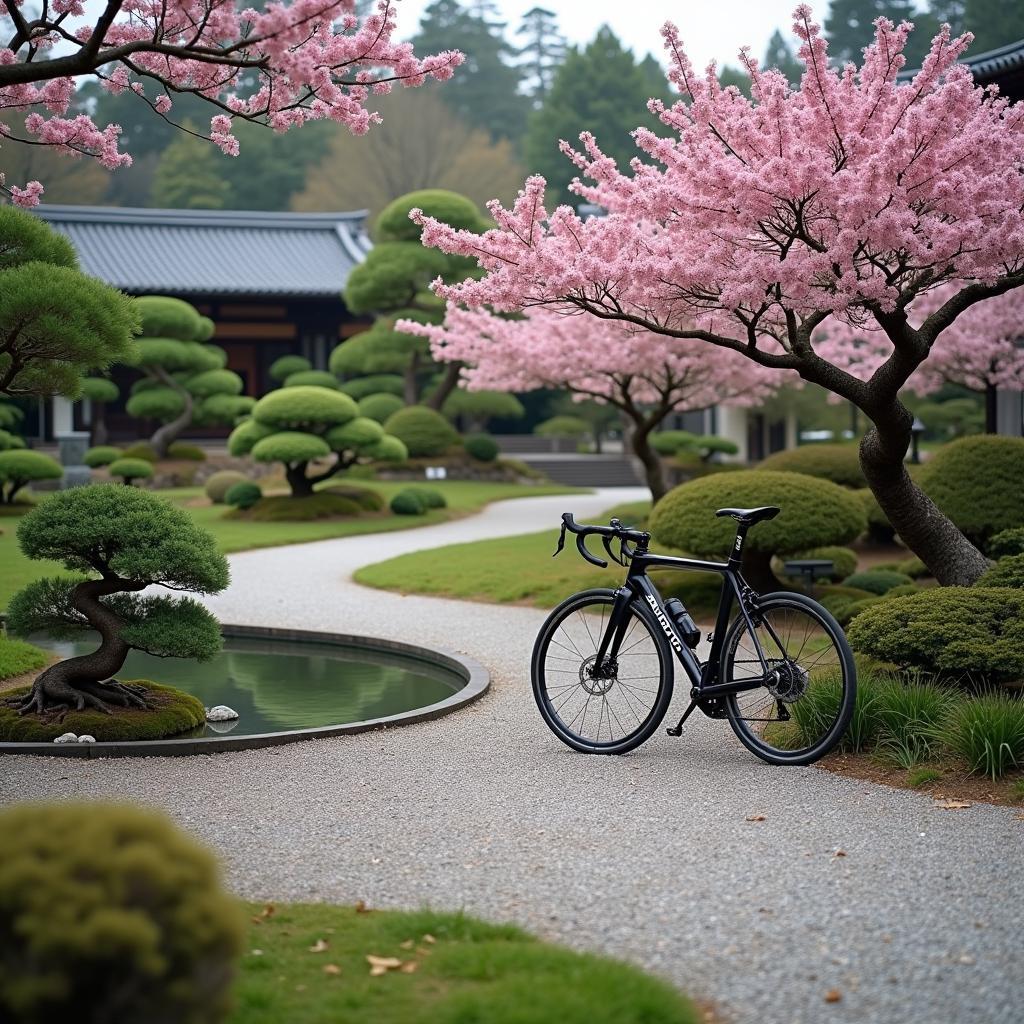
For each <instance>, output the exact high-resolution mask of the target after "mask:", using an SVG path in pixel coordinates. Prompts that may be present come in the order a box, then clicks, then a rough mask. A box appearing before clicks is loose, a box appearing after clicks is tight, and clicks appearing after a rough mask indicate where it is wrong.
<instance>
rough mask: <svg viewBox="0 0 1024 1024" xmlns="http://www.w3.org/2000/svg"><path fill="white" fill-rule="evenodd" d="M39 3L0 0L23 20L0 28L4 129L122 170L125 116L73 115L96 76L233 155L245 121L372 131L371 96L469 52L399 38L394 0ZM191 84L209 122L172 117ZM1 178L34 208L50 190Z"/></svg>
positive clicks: (416, 81) (446, 68) (447, 70)
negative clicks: (82, 88) (84, 82)
mask: <svg viewBox="0 0 1024 1024" xmlns="http://www.w3.org/2000/svg"><path fill="white" fill-rule="evenodd" d="M41 3H42V8H41V11H40V13H39V14H38V15H36V16H33V15H32V14H29V13H27V11H26V7H27V5H26V3H25V0H0V9H5V11H6V15H7V18H8V19H9V21H10V23H11V25H12V26H13V34H12V35H11V36H10V38H9V39H8V40H7V41H6V43H4V42H3V41H2V40H0V116H2V117H4V120H2V121H0V138H3V139H4V140H5V142H7V144H10V142H18V143H23V144H26V145H34V146H51V147H54V148H55V149H57V150H60V151H62V152H66V153H71V154H76V155H80V156H88V157H93V158H95V159H97V160H99V162H100V163H101V164H103V166H104V167H107V168H110V169H113V168H116V167H122V166H125V165H126V164H130V163H131V156H130V155H129V154H127V153H124V152H122V151H121V150H120V148H119V138H118V136H119V133H120V127H119V126H118V125H115V124H110V125H105V126H101V125H97V124H96V123H95V122H94V121H93V119H92V118H91V117H90V116H89V115H88V114H86V113H77V114H74V116H70V117H68V116H66V115H67V114H68V113H69V112H72V113H73V111H72V107H73V101H74V96H75V85H76V79H79V78H81V77H84V76H91V77H94V78H96V79H98V80H99V81H100V82H101V83H102V84H103V86H104V87H105V88H107V89H109V90H110V91H112V92H114V93H121V92H124V91H125V90H126V89H130V90H132V91H133V92H134V93H136V94H137V95H138V96H139V98H140V101H141V102H144V103H146V104H148V106H149V107H150V108H152V111H153V114H154V116H157V117H162V118H164V119H165V120H168V121H170V122H171V123H174V124H176V126H177V127H180V128H183V130H186V131H190V132H191V133H192V134H198V135H200V136H201V137H203V138H208V139H209V140H210V141H212V142H214V143H216V145H218V146H219V147H220V148H221V149H222V150H223V151H224V152H225V153H227V154H229V155H232V156H235V155H237V153H238V140H237V139H236V138H235V136H234V135H233V134H232V126H233V123H234V122H235V121H237V120H245V121H254V122H258V123H260V124H265V125H268V126H269V127H270V128H272V129H273V130H274V131H276V132H284V131H287V130H288V129H290V128H294V127H296V126H297V125H301V124H303V123H304V122H306V121H308V120H319V119H323V118H330V119H331V120H333V121H336V122H338V123H339V124H341V125H344V126H345V127H346V128H348V129H349V130H350V131H352V132H353V133H354V134H356V135H362V134H364V133H365V132H366V131H367V130H368V129H369V128H370V127H371V126H372V125H373V124H374V123H376V122H377V121H379V117H378V116H377V115H376V114H375V113H373V112H371V111H370V110H368V109H367V106H366V101H367V99H368V98H369V96H370V94H371V93H386V92H389V91H390V89H391V87H392V85H393V84H394V83H395V82H400V83H401V84H402V85H405V86H417V85H422V84H423V82H424V81H426V80H427V79H428V78H435V79H439V80H444V79H447V78H450V77H451V75H452V72H453V70H454V69H455V67H456V66H458V65H459V64H461V63H462V61H463V56H462V54H461V53H458V52H457V51H454V50H448V51H445V52H443V53H439V54H435V55H432V56H428V57H423V58H420V57H417V56H416V55H415V54H414V53H413V48H412V46H411V44H409V43H401V42H396V41H394V40H393V36H394V33H395V28H396V19H395V13H396V9H397V5H396V2H395V0H380V2H378V3H377V4H376V9H375V10H373V11H372V12H371V13H369V14H368V15H367V16H366V17H365V18H362V19H360V18H359V17H358V16H357V14H356V10H357V8H358V7H361V6H363V5H361V4H359V3H358V2H357V0H282V2H270V3H267V4H263V5H261V9H259V10H256V9H253V8H252V7H247V6H246V5H244V4H243V3H240V2H236V0H106V3H105V4H104V5H103V7H102V8H101V9H100V10H99V13H98V14H96V15H95V16H89V15H87V12H86V6H85V4H84V3H83V2H82V0H41ZM187 94H190V95H193V96H198V97H200V98H201V99H203V100H205V101H206V102H207V103H208V104H209V105H210V107H211V108H212V110H213V116H212V117H211V119H210V125H209V131H208V132H197V131H195V130H193V129H189V128H184V127H183V126H182V125H180V124H177V123H176V122H175V121H174V114H173V107H174V99H175V97H176V96H181V95H187ZM22 113H24V114H25V115H26V116H25V117H24V118H23V120H22V123H21V124H20V125H18V126H15V124H14V121H15V120H16V119H20V115H21V114H22ZM12 115H16V116H12ZM5 122H6V123H5ZM8 140H9V141H8ZM0 189H2V190H3V191H6V192H7V193H8V194H9V195H10V196H11V198H12V199H13V200H14V202H16V203H19V204H20V205H22V206H34V205H35V204H36V203H38V202H39V197H40V195H41V194H42V192H43V186H42V184H41V183H40V182H38V181H31V182H28V183H27V184H26V185H24V186H22V185H20V184H19V183H15V182H4V181H3V178H2V176H0Z"/></svg>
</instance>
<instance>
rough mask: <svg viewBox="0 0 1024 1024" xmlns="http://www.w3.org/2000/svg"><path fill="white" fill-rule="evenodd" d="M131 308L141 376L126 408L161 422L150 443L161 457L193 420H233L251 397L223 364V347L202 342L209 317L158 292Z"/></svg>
mask: <svg viewBox="0 0 1024 1024" xmlns="http://www.w3.org/2000/svg"><path fill="white" fill-rule="evenodd" d="M136 307H137V309H138V311H139V314H140V316H141V318H142V337H141V338H140V339H139V340H138V342H137V343H136V347H137V349H138V358H137V365H138V367H139V369H140V370H142V372H143V373H144V374H145V376H144V377H143V378H142V379H141V380H139V381H136V383H135V384H134V385H133V386H132V395H131V398H129V399H128V404H127V406H126V408H127V410H128V413H129V414H130V415H132V416H138V417H140V418H141V419H156V420H160V421H161V423H162V426H160V427H159V428H158V429H157V430H156V432H155V433H154V434H153V436H152V437H151V438H150V442H149V443H150V444H151V445H152V446H153V448H154V450H155V451H156V453H157V457H158V458H161V459H162V458H166V457H167V451H168V449H169V448H170V446H171V444H172V443H173V442H174V441H176V440H177V439H178V438H179V437H180V436H181V435H182V433H184V431H185V430H187V429H188V428H189V427H190V426H191V425H192V424H193V423H203V424H210V423H234V422H235V421H236V420H237V419H238V418H239V417H240V416H244V415H245V414H246V413H247V412H248V411H249V410H250V409H251V408H252V406H253V399H251V398H247V397H245V396H243V395H242V390H243V388H244V385H243V383H242V378H241V377H239V376H238V374H237V373H234V372H232V371H231V370H225V369H224V365H225V363H226V362H227V355H226V353H225V352H224V350H223V349H222V348H218V347H217V346H216V345H208V344H205V343H206V342H207V341H208V340H209V339H210V337H211V336H212V335H213V330H214V326H213V321H212V320H210V319H209V318H208V317H204V316H200V315H199V312H198V310H196V309H195V308H194V307H192V306H190V305H189V304H188V303H187V302H183V301H182V300H181V299H172V298H166V297H164V296H161V295H146V296H143V298H141V299H137V300H136Z"/></svg>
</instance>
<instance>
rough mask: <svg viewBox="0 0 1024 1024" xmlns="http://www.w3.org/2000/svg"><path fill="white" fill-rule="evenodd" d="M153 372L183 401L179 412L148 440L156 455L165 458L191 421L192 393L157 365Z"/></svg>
mask: <svg viewBox="0 0 1024 1024" xmlns="http://www.w3.org/2000/svg"><path fill="white" fill-rule="evenodd" d="M154 372H155V373H156V376H157V378H158V380H159V381H160V383H161V384H164V385H166V386H167V387H169V388H172V389H173V390H175V391H177V392H178V394H179V395H181V397H182V400H183V401H184V403H185V406H184V408H183V409H182V411H181V413H180V414H179V415H178V416H176V417H175V418H174V419H173V420H171V422H170V423H165V424H164V425H163V426H162V427H160V429H159V430H157V432H156V433H155V434H154V435H153V436H152V437H151V438H150V440H149V443H150V444H151V445H152V446H153V449H154V450H155V451H156V454H157V457H158V458H161V459H166V458H167V450H168V449H169V448H170V447H171V445H172V444H173V443H174V442H175V441H177V440H178V438H179V437H180V436H181V435H182V434H183V433H184V432H185V431H186V430H187V429H188V428H189V426H190V425H191V423H192V410H193V407H194V402H193V400H192V393H191V392H190V391H189V390H188V389H187V388H183V387H182V386H181V385H180V384H179V383H178V382H177V381H176V380H175V379H174V378H173V377H172V376H171V375H170V374H169V373H168V372H167V371H166V370H164V369H161V368H159V367H157V369H156V370H155V371H154Z"/></svg>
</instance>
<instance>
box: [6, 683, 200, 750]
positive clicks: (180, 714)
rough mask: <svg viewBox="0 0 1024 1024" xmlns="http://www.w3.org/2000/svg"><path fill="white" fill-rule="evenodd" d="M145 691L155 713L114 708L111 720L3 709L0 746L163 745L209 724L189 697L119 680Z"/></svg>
mask: <svg viewBox="0 0 1024 1024" xmlns="http://www.w3.org/2000/svg"><path fill="white" fill-rule="evenodd" d="M121 681H122V682H131V683H135V684H136V685H140V686H144V687H145V688H146V699H147V700H148V701H149V703H150V704H151V705H152V707H150V708H147V709H145V710H143V709H141V708H120V707H115V708H114V709H113V711H112V713H111V714H109V715H105V714H103V713H102V712H100V711H93V710H85V711H68V712H67V713H66V714H64V717H63V719H61V717H60V713H59V712H58V713H54V714H46V715H42V716H40V715H35V714H30V715H18V713H17V712H16V711H15V710H14V709H13V708H10V707H5V706H0V742H4V743H49V742H50V741H52V740H54V739H56V738H57V737H58V736H60V735H62V734H63V733H66V732H73V733H76V734H77V735H78V736H95V737H96V739H97V740H99V741H100V742H124V741H129V740H162V739H166V738H167V737H168V736H177V735H180V734H181V733H183V732H188V731H189V730H190V729H195V728H197V727H198V726H200V725H202V724H203V722H205V721H206V712H205V711H204V709H203V703H202V701H200V700H199V699H198V698H196V697H193V696H192V694H190V693H184V692H183V691H181V690H176V689H175V688H174V687H173V686H162V685H161V684H159V683H152V682H150V681H149V680H147V679H134V680H131V679H129V680H121ZM29 689H30V688H29V687H27V686H26V687H21V688H19V689H15V690H11V691H10V692H9V693H7V694H5V697H17V696H20V695H21V694H25V693H28V691H29Z"/></svg>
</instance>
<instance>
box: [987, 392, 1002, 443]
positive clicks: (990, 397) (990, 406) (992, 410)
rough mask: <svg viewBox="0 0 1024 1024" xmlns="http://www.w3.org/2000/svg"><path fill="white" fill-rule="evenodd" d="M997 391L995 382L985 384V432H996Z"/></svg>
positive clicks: (997, 427) (997, 428)
mask: <svg viewBox="0 0 1024 1024" xmlns="http://www.w3.org/2000/svg"><path fill="white" fill-rule="evenodd" d="M996 398H997V392H996V386H995V384H986V385H985V433H986V434H998V433H999V426H998V423H997V415H996V410H997V403H996Z"/></svg>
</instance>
